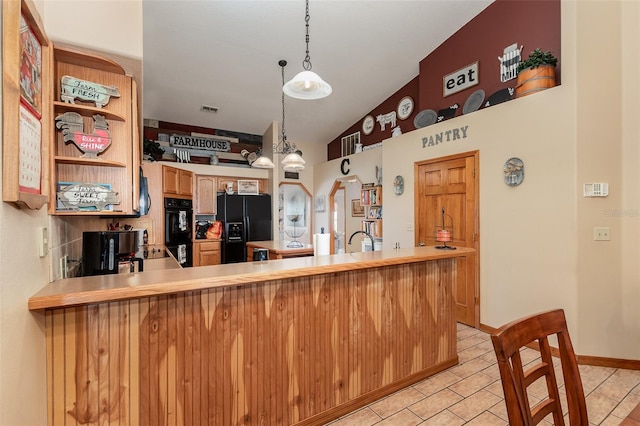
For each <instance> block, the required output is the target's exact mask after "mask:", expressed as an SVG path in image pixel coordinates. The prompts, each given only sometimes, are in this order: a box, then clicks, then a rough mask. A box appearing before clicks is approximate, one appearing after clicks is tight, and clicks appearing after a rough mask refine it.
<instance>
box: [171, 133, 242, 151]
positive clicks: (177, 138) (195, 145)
mask: <svg viewBox="0 0 640 426" xmlns="http://www.w3.org/2000/svg"><path fill="white" fill-rule="evenodd" d="M169 144H170V145H171V146H173V147H175V148H191V149H204V150H207V151H224V152H229V151H230V150H231V143H230V142H229V141H228V140H224V139H214V138H203V137H199V136H185V135H172V136H171V138H170V139H169Z"/></svg>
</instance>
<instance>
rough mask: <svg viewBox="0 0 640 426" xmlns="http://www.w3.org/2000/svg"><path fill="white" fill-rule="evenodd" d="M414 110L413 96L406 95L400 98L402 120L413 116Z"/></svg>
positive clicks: (399, 108)
mask: <svg viewBox="0 0 640 426" xmlns="http://www.w3.org/2000/svg"><path fill="white" fill-rule="evenodd" d="M412 112H413V99H412V98H411V96H405V97H404V98H402V99H400V102H399V103H398V118H399V119H400V120H406V119H407V118H409V117H410V116H411V113H412Z"/></svg>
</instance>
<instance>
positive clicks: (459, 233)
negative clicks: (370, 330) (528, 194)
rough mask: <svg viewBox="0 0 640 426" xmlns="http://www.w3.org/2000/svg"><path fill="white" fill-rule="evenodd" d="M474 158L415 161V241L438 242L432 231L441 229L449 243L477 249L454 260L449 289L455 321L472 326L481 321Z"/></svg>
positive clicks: (475, 155)
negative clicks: (452, 282) (453, 278)
mask: <svg viewBox="0 0 640 426" xmlns="http://www.w3.org/2000/svg"><path fill="white" fill-rule="evenodd" d="M478 156H479V153H478V151H474V152H468V153H463V154H457V155H452V156H448V157H443V158H437V159H431V160H425V161H421V162H417V163H415V210H416V211H415V226H414V229H415V230H416V232H415V243H416V245H427V246H442V245H443V243H441V242H438V241H436V231H437V230H439V229H442V228H443V227H444V229H447V230H450V231H451V233H452V241H451V242H449V243H447V245H448V246H452V247H471V248H474V249H475V250H476V252H475V253H474V254H471V255H468V256H467V257H465V258H459V259H458V261H457V280H456V283H455V288H454V295H455V299H456V320H457V321H458V322H461V323H463V324H467V325H470V326H472V327H479V325H480V285H479V277H480V274H479V261H478V259H479V248H480V244H479V241H480V238H479V234H478V229H479V204H478V193H479V188H478V174H479V173H478V172H479V169H478V165H479V159H478ZM443 209H444V216H443ZM443 220H444V224H443Z"/></svg>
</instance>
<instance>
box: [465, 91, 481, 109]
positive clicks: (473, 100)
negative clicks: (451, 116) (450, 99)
mask: <svg viewBox="0 0 640 426" xmlns="http://www.w3.org/2000/svg"><path fill="white" fill-rule="evenodd" d="M482 102H484V90H482V89H478V90H476V91H475V92H473V93H472V94H471V95H469V97H468V98H467V101H466V102H465V103H464V106H463V107H462V113H463V114H469V113H470V112H474V111H477V110H478V108H480V106H481V105H482Z"/></svg>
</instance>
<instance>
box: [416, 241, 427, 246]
mask: <svg viewBox="0 0 640 426" xmlns="http://www.w3.org/2000/svg"><path fill="white" fill-rule="evenodd" d="M424 246H426V244H425V243H422V242H420V243H418V247H424Z"/></svg>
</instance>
